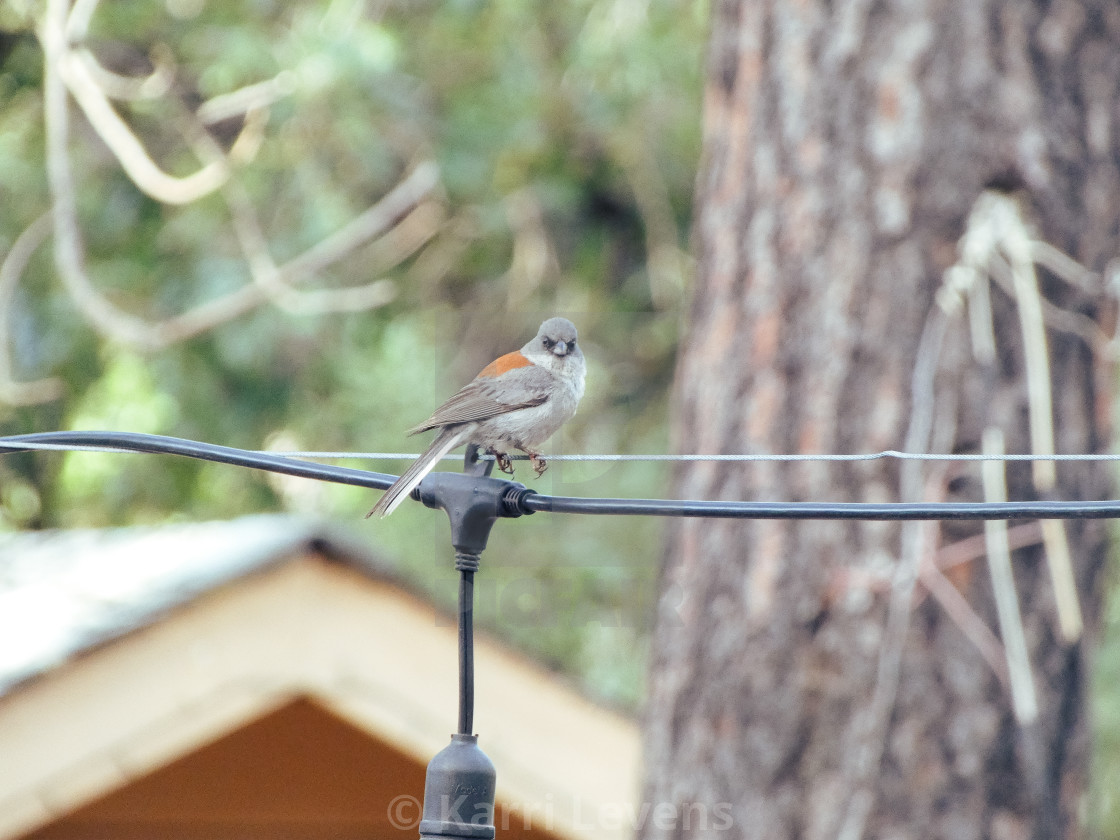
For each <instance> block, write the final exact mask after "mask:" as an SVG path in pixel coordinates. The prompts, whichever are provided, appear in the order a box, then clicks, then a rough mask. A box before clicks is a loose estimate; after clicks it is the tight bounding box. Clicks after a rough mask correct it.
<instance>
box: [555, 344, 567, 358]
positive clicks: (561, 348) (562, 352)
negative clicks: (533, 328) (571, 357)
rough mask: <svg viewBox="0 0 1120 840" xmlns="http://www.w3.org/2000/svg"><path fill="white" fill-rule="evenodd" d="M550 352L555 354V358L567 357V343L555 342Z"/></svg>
mask: <svg viewBox="0 0 1120 840" xmlns="http://www.w3.org/2000/svg"><path fill="white" fill-rule="evenodd" d="M552 352H553V353H555V354H556V355H557V356H567V355H568V342H566V341H557V342H556V343H555V344H554V345H552Z"/></svg>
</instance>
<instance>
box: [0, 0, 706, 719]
mask: <svg viewBox="0 0 1120 840" xmlns="http://www.w3.org/2000/svg"><path fill="white" fill-rule="evenodd" d="M69 8H70V5H69V3H67V2H65V0H62V2H60V1H59V0H51V2H50V3H46V2H19V0H16V2H5V3H3V4H0V30H2V35H0V38H2V40H0V62H2V63H0V103H2V108H0V195H2V197H3V201H2V203H0V258H3V256H4V255H6V254H12V253H15V251H13V245H14V244H15V243H16V242H17V240H18V239H19V237H20V236H21V234H23V233H24V232H25V231H30V233H28V236H31V235H32V234H33V233H34V232H35V230H36V220H37V219H40V218H41V217H42V216H43V215H44V214H45V213H48V212H49V210H50V207H51V201H52V192H51V183H52V181H51V177H52V176H51V173H52V172H53V171H57V168H58V164H59V161H58V160H55V161H54V162H53V165H54V166H55V169H54V170H52V169H51V165H52V163H51V161H49V160H48V159H47V156H46V153H45V151H44V150H45V148H47V147H48V146H49V144H50V137H51V135H50V132H51V131H52V130H55V131H57V121H56V124H55V127H54V128H53V129H52V127H51V115H50V112H49V111H45V108H44V88H45V86H46V85H47V84H48V83H49V80H48V78H47V75H46V73H45V71H44V48H45V44H46V43H47V40H48V34H47V32H48V28H49V27H50V26H56V28H57V26H58V21H60V20H63V15H65V14H66V11H67V9H69ZM90 10H92V14H89V12H90ZM52 14H54V17H53V18H52ZM87 18H88V21H87ZM52 21H53V22H52ZM69 26H70V30H69V31H70V33H71V37H72V40H74V42H75V44H76V47H75V48H74V50H72V59H73V60H74V61H85V62H86V63H85V65H84V66H85V67H87V68H90V67H92V69H93V77H94V79H95V81H96V82H97V83H98V84H99V85H100V87H101V88H102V89H103V90H104V91H105V93H106V94H107V95H108V96H109V97H110V101H111V106H112V108H113V109H114V110H115V112H116V113H117V114H119V115H120V117H121V119H122V121H123V124H124V125H125V126H127V129H128V130H129V131H130V132H131V133H132V134H133V135H134V136H135V138H136V139H137V140H138V141H139V143H140V145H141V146H142V147H143V150H144V152H143V154H144V155H146V156H147V157H148V158H150V160H151V163H152V164H154V165H155V166H158V167H159V168H160V169H162V170H163V171H164V172H165V173H167V174H168V175H172V176H176V177H179V178H185V177H188V176H190V175H192V173H195V172H197V171H198V170H199V169H201V168H202V167H203V166H204V164H206V163H207V162H208V161H211V160H215V159H220V158H221V157H223V156H224V157H225V159H226V160H227V161H228V165H229V168H230V176H229V180H228V182H226V183H225V184H224V185H223V186H221V187H220V188H218V189H216V190H214V191H212V192H209V194H207V195H204V196H202V197H200V198H198V199H197V200H194V201H190V202H187V203H181V204H173V203H168V202H166V201H159V200H157V199H156V198H153V197H152V196H150V195H146V194H145V193H144V192H142V191H141V190H140V189H138V188H137V185H136V184H135V183H134V182H133V180H132V179H130V177H129V175H128V174H126V171H125V167H124V166H122V162H121V160H120V159H119V154H114V152H113V150H112V146H113V143H112V142H108V143H107V142H106V140H105V139H104V136H103V135H104V132H103V131H100V132H99V131H96V130H95V129H94V128H93V126H92V124H93V121H91V120H90V119H89V118H88V116H87V115H86V113H85V110H84V109H85V108H86V104H85V103H84V102H82V101H81V100H80V97H74V98H73V99H72V100H71V107H70V130H69V136H68V138H66V145H65V150H66V155H65V158H66V160H63V161H62V164H64V165H65V166H67V167H68V169H69V170H70V172H71V175H72V179H73V182H74V187H73V189H74V194H75V205H76V211H75V216H76V219H77V224H78V228H79V230H80V233H81V238H82V243H81V247H82V250H83V252H84V263H85V266H84V268H85V275H86V280H87V281H88V283H89V285H90V286H92V287H93V288H94V289H95V290H96V291H97V294H99V295H100V296H102V297H103V299H104V301H105V303H106V305H107V306H110V307H114V308H115V309H116V310H117V313H116V314H117V315H118V316H128V315H131V316H135V317H137V318H141V319H143V320H144V321H145V322H147V324H148V325H151V324H157V323H158V322H161V321H162V320H164V319H171V318H174V317H175V316H177V315H178V314H179V313H182V312H184V311H186V310H190V309H192V308H193V307H197V306H199V305H200V304H204V303H206V302H207V301H213V300H217V299H221V298H222V297H223V296H224V295H228V294H230V293H235V292H236V290H238V289H239V288H243V287H245V286H247V285H251V284H252V283H253V282H254V274H253V268H257V269H258V270H259V268H260V265H261V263H260V260H262V259H263V260H264V262H265V264H266V265H267V264H268V262H269V261H271V263H272V264H273V265H274V266H284V265H285V263H290V261H292V260H293V259H295V258H297V257H300V255H306V254H307V253H309V249H311V253H314V249H315V248H316V247H319V245H318V243H322V242H323V241H324V240H327V241H330V237H332V236H333V235H335V234H337V232H339V231H342V230H345V229H347V226H348V225H351V224H352V223H353V221H354V220H355V219H358V218H360V217H361V215H362V214H363V213H364V212H365V211H366V210H367V209H368V208H370V207H372V206H374V205H377V203H378V202H379V201H380V200H381V199H382V198H384V197H385V196H386V194H388V193H390V192H391V191H392V190H394V188H396V187H397V186H398V185H399V184H401V183H402V182H404V181H406V180H407V179H408V178H409V176H410V173H414V172H415V170H416V169H417V168H418V167H423V166H425V165H427V164H429V163H434V164H435V165H436V166H437V167H438V182H437V183H436V184H435V186H434V187H433V188H432V189H431V190H429V191H427V192H425V193H423V194H422V195H421V196H419V198H418V199H417V200H415V201H413V202H411V203H410V204H409V205H408V206H407V207H406V212H404V213H403V214H400V218H398V219H396V222H397V223H396V224H395V225H392V226H391V229H390V230H388V232H387V233H386V234H385V235H384V236H379V237H374V238H372V239H369V240H368V241H362V242H359V243H357V244H356V246H355V247H350V248H347V249H342V251H343V253H342V255H341V257H340V258H339V259H337V260H335V261H333V262H331V263H330V264H329V265H327V266H325V267H324V268H322V269H321V270H319V271H316V272H314V273H313V274H312V275H311V276H308V277H305V278H302V279H300V278H296V279H292V288H293V289H295V292H294V293H290V292H287V291H286V292H284V293H283V294H280V295H278V296H277V300H276V302H269V301H268V300H267V295H262V296H261V297H262V299H263V302H262V303H261V304H260V305H257V306H254V307H252V308H250V309H249V310H248V311H246V312H244V313H243V314H239V315H236V317H230V318H228V319H224V320H223V321H222V322H221V323H218V324H216V325H214V326H213V327H212V328H209V329H206V330H204V331H202V332H200V333H199V334H198V335H194V336H192V337H189V338H187V339H185V340H172V339H167V338H166V336H167V335H168V334H169V332H168V330H167V329H165V330H164V331H163V332H161V331H160V329H159V328H157V329H155V330H150V331H149V332H147V333H145V332H143V331H141V333H140V338H139V339H136V338H132V339H130V337H129V336H128V335H121V334H120V331H119V330H116V331H115V330H114V328H113V325H112V324H109V325H108V326H105V324H104V323H103V322H104V320H105V319H104V318H102V319H101V320H100V321H99V319H98V316H97V312H96V309H97V305H98V304H97V302H96V301H93V302H91V300H90V299H88V297H82V296H81V295H75V294H74V293H73V288H72V286H73V284H72V283H71V284H70V285H67V284H66V283H63V282H61V281H60V274H59V272H58V271H57V270H56V267H55V262H54V257H53V255H52V249H53V248H54V247H55V243H54V241H53V237H51V236H49V235H47V233H49V230H50V228H49V224H48V223H47V222H39V223H38V227H39V228H40V229H42V230H43V231H45V233H43V235H42V236H40V237H39V239H41V243H40V244H39V245H38V247H35V248H34V249H33V250H32V251H31V252H30V257H29V259H28V260H27V261H26V265H24V266H16V268H18V269H19V271H18V276H13V277H12V279H11V280H10V281H9V282H7V283H5V282H4V281H2V280H0V321H2V322H3V324H4V325H5V327H6V329H3V330H0V379H4V380H6V381H4V382H0V395H5V396H6V398H0V433H3V434H16V433H21V432H30V431H45V430H50V429H116V430H127V431H137V432H150V433H157V434H165V435H175V436H181V437H187V438H193V439H197V440H204V441H210V442H214V443H221V444H225V445H229V446H236V447H244V448H249V449H258V448H270V449H278V450H329V451H361V452H400V451H404V452H416V451H417V450H418V449H420V448H423V446H424V445H426V443H427V436H425V437H421V438H414V439H409V438H407V437H406V436H405V434H404V430H406V429H407V428H408V427H410V426H411V425H413V424H415V423H416V422H418V421H420V420H422V419H423V418H424V417H425V416H427V414H428V413H430V411H431V409H432V408H434V407H435V406H436V405H437V404H438V403H439V402H440V401H442V399H444V398H445V397H446V396H448V395H449V394H450V393H451V392H452V391H454V390H455V389H456V388H458V387H459V386H460V385H461V384H463V383H464V382H465V381H467V380H468V379H470V378H471V377H472V376H474V374H475V373H477V371H478V370H479V369H480V368H481V367H482V366H484V365H485V364H486V363H487V362H488V361H489V360H490V359H492V358H494V357H495V356H496V355H498V354H499V353H503V352H507V351H508V350H511V349H515V348H517V347H519V346H521V344H523V343H524V342H525V341H527V340H528V339H529V338H531V337H532V335H533V334H534V333H535V331H536V328H537V326H538V325H539V323H540V321H541V320H543V318H544V317H547V316H549V315H552V314H565V315H568V316H569V317H571V318H572V319H573V320H574V321H575V322H576V323H577V325H578V326H579V328H580V330H581V334H582V343H583V344H584V348H585V353H586V355H587V357H588V361H589V379H588V395H587V397H586V398H585V400H584V403H583V405H582V407H581V411H580V414H579V415H578V417H577V418H576V420H575V421H573V422H572V423H571V424H569V426H568V427H567V428H566V429H565V431H564V432H563V434H562V435H560V436H559V437H558V438H556V439H555V440H554V441H553V442H552V443H551V444H550V445H549V449H550V450H551V451H553V452H557V451H565V452H569V453H571V452H580V451H591V452H664V451H665V450H666V447H667V446H668V441H667V432H666V428H667V420H668V418H667V391H668V387H669V383H670V379H671V376H672V371H673V363H674V353H675V347H676V341H677V335H678V331H679V328H680V324H681V318H682V302H683V299H684V292H685V287H686V284H687V280H688V276H689V273H690V271H691V266H690V264H689V259H688V256H687V237H688V229H689V216H690V210H691V207H690V205H691V194H692V186H693V178H694V175H695V171H696V166H697V158H698V153H699V134H700V85H701V74H702V66H703V59H702V54H703V43H704V35H705V27H706V8H705V6H704V5H703V4H695V3H689V2H678V1H677V0H655V1H653V2H647V0H611V1H610V2H573V3H537V2H530V1H529V0H501V2H473V0H453V1H452V2H445V0H440V2H404V3H377V2H361V1H360V0H333V2H294V3H293V2H270V1H269V0H255V2H223V3H216V2H206V0H165V2H155V0H145V1H144V2H140V1H139V0H137V2H128V3H104V4H97V3H88V2H87V3H76V4H74V6H73V9H72V11H71V12H70V19H69ZM75 30H76V31H78V33H79V35H80V37H77V38H74V37H73V33H74V31H75ZM87 48H88V53H89V55H86V54H85V53H84V52H83V50H85V49H87ZM90 57H92V61H90ZM93 62H96V63H95V64H94V63H93ZM79 70H81V68H80V67H79V68H77V70H75V69H71V70H70V72H71V73H75V72H78V71H79ZM68 78H69V77H68ZM73 86H74V85H73V84H71V88H73ZM254 237H255V239H254ZM24 242H25V243H26V242H27V237H25V238H24ZM246 243H248V244H246ZM16 251H18V248H17V249H16ZM254 260H256V261H258V262H257V264H256V265H255V266H254V265H253V261H254ZM281 271H282V269H281ZM13 274H14V270H13V268H12V265H11V261H9V271H8V275H9V276H11V275H13ZM266 274H267V270H266ZM256 279H257V281H258V282H261V275H258V276H257V277H256ZM375 281H383V282H382V283H381V284H380V285H378V286H377V287H376V289H377V291H376V293H374V294H372V297H373V298H375V299H374V300H373V301H367V302H365V303H364V304H363V303H361V302H359V303H358V304H357V305H355V306H354V307H353V308H354V311H345V309H346V308H348V307H349V304H347V305H345V306H344V307H343V311H332V308H333V306H334V304H335V303H337V299H332V298H329V295H331V294H334V293H333V292H332V291H331V290H338V289H344V288H346V287H356V286H367V285H368V284H371V283H374V282H375ZM324 300H325V301H326V303H325V305H324ZM371 303H372V304H373V305H371ZM319 310H322V311H319ZM166 326H167V325H166V324H165V325H164V327H165V328H166ZM145 336H149V337H150V336H155V338H154V339H152V338H145ZM13 382H17V383H28V382H31V383H33V385H32V386H31V387H28V386H27V385H26V384H24V385H13V384H12V383H13ZM346 463H350V464H355V465H359V466H363V465H364V466H368V467H369V468H371V469H376V470H382V471H385V472H399V470H400V468H402V462H399V461H370V462H366V463H364V464H363V463H362V462H346ZM451 468H454V465H451ZM666 476H667V473H666V471H665V470H664V469H663V468H661V467H660V466H651V465H645V464H626V465H622V466H604V465H602V464H574V463H554V464H553V465H552V467H551V469H550V470H549V472H548V473H546V474H545V476H544V477H543V478H542V479H540V480H536V479H532V480H530V471H529V469H528V467H527V466H522V467H521V469H520V470H519V474H518V478H519V479H520V480H524V481H527V482H529V483H530V484H532V486H534V487H537V488H539V489H541V490H543V491H544V492H572V493H586V494H596V495H607V496H612V495H637V496H658V495H661V494H663V492H664V491H665V486H666ZM376 498H377V494H376V493H371V492H369V491H362V490H358V489H355V488H348V487H341V486H333V485H320V484H317V483H313V482H308V481H300V480H292V479H283V478H275V477H271V478H270V477H265V476H262V475H261V474H257V473H253V472H249V471H245V470H239V469H236V468H230V467H222V466H218V465H213V464H201V463H198V462H193V461H189V460H186V459H173V458H162V459H159V461H158V462H157V461H154V460H153V459H152V458H151V457H147V456H122V455H111V454H89V453H83V454H67V455H61V454H60V455H34V456H22V455H21V456H12V457H6V458H3V459H0V528H6V529H14V528H50V527H79V526H93V527H97V526H107V525H118V524H125V523H150V522H163V521H167V520H176V519H182V520H204V519H209V518H225V517H231V516H236V515H238V514H242V513H250V512H256V511H261V510H278V509H280V510H289V511H292V512H299V513H303V514H311V515H316V516H323V517H327V518H330V519H334V520H339V521H343V522H347V523H350V524H351V525H352V526H353V528H354V529H355V530H356V532H357V533H358V534H361V535H364V536H367V537H368V539H369V542H370V543H371V544H372V545H374V546H377V547H380V548H382V549H383V550H385V551H386V552H387V553H389V554H390V555H391V556H392V557H394V558H395V559H396V560H397V561H398V562H399V563H400V565H401V568H402V570H403V571H404V573H405V574H407V575H408V576H409V577H410V578H411V579H412V580H413V581H414V582H415V583H416V584H417V585H419V586H421V587H422V588H423V589H424V590H425V591H427V592H429V593H430V594H431V596H432V597H433V598H435V599H436V600H438V601H440V602H442V603H447V604H450V603H451V602H452V600H453V598H454V597H455V592H456V582H455V576H454V574H453V571H452V565H451V563H452V557H451V554H450V547H449V545H448V542H447V525H446V522H445V521H443V517H441V516H438V515H433V514H432V513H431V512H430V511H427V510H425V509H422V508H420V509H417V508H419V506H413V505H405V506H404V507H403V508H402V509H401V510H400V511H398V512H397V513H396V514H394V516H392V517H391V518H389V519H388V520H385V521H384V522H375V521H372V520H371V521H363V520H362V516H363V515H364V514H365V512H366V511H367V510H368V509H369V508H370V507H371V505H372V504H373V502H374V501H375V500H376ZM660 530H661V525H660V523H659V522H657V521H655V520H648V521H634V522H627V523H624V522H618V521H609V520H607V519H602V520H595V519H583V520H581V521H579V522H578V523H576V522H574V521H572V520H571V519H570V518H568V519H565V518H564V517H560V516H556V517H543V516H540V517H532V518H526V519H523V520H521V521H520V522H519V523H518V524H517V526H516V527H508V526H507V527H501V526H499V527H498V528H497V529H496V531H495V534H494V535H493V537H492V540H491V544H490V548H489V550H488V551H487V553H486V555H485V557H484V572H483V574H482V575H480V580H479V595H480V607H479V617H480V620H481V621H482V622H483V623H484V624H485V625H489V626H490V627H492V628H494V629H495V630H496V631H497V632H499V633H501V634H502V635H503V636H505V637H507V638H512V639H513V640H514V641H515V642H516V643H518V644H520V645H522V646H523V647H525V648H526V649H528V650H530V651H531V652H533V653H534V654H535V655H537V656H538V657H540V658H541V659H543V660H544V661H546V662H548V663H551V664H552V665H554V666H555V667H557V668H558V669H562V670H564V671H566V672H568V673H570V674H573V675H574V676H575V678H576V679H578V680H579V681H580V682H581V683H582V684H583V685H584V687H585V688H586V690H588V691H589V692H590V693H592V694H593V695H595V696H596V697H598V698H600V699H602V700H604V701H606V702H609V703H612V704H616V705H618V706H620V707H622V708H625V709H631V710H632V709H634V708H636V707H637V704H638V702H639V700H640V697H641V691H642V682H643V671H644V662H645V655H644V647H645V643H646V642H645V639H646V633H647V630H648V627H649V623H650V621H651V614H650V613H651V605H652V598H653V594H654V587H655V584H656V574H657V565H658V562H659V556H658V546H659V539H660Z"/></svg>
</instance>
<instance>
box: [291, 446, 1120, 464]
mask: <svg viewBox="0 0 1120 840" xmlns="http://www.w3.org/2000/svg"><path fill="white" fill-rule="evenodd" d="M270 454H272V455H286V456H287V457H289V458H367V459H370V460H377V459H381V460H396V459H401V460H414V459H416V458H419V457H420V453H419V452H272V453H270ZM541 457H542V458H544V459H545V460H548V461H624V462H625V461H639V462H643V461H644V462H659V461H671V462H683V461H727V462H746V463H749V462H752V461H878V460H885V459H890V458H893V459H897V460H900V461H1120V453H1104V454H1072V455H1057V454H1055V455H1030V454H1010V455H999V456H995V455H983V454H980V453H970V454H952V453H922V452H900V451H898V450H896V449H885V450H883V451H882V452H867V453H857V454H853V455H839V454H828V455H765V454H754V455H743V454H740V455H695V454H689V455H614V454H600V453H591V454H582V455H542V456H541ZM462 458H463V456H462V455H445V456H444V457H443V460H445V461H461V460H462ZM510 458H512V459H513V460H514V461H527V460H529V456H528V455H511V456H510ZM493 459H494V456H493V455H479V460H480V461H487V460H493Z"/></svg>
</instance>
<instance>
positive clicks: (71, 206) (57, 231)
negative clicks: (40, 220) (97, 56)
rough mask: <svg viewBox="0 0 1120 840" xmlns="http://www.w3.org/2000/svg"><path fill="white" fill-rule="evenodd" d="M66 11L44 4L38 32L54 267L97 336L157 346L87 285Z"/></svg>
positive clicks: (63, 1) (54, 1) (59, 3)
mask: <svg viewBox="0 0 1120 840" xmlns="http://www.w3.org/2000/svg"><path fill="white" fill-rule="evenodd" d="M68 10H69V9H68V3H67V0H47V5H46V12H45V14H44V15H43V18H42V23H41V25H40V31H39V38H40V41H41V42H42V45H43V124H44V131H45V134H46V158H47V160H46V163H47V180H48V183H49V185H50V191H51V196H52V199H53V206H52V214H53V218H54V258H55V265H56V266H57V267H58V272H59V275H60V276H61V278H62V282H63V285H64V286H65V287H66V290H67V292H68V293H69V294H70V297H71V298H72V299H73V300H74V302H75V304H76V305H77V306H78V308H79V309H80V310H81V311H82V312H83V313H84V314H85V316H86V317H87V318H88V319H89V320H90V322H91V323H92V324H93V325H94V326H95V327H96V328H97V330H98V331H99V332H101V333H103V334H105V335H107V336H110V337H112V338H114V339H116V340H118V341H122V342H124V343H126V344H132V345H136V346H140V347H147V348H151V347H154V346H157V345H158V335H157V334H156V333H155V331H154V330H153V329H152V327H151V326H150V325H148V324H146V323H145V322H144V321H143V320H141V319H139V318H136V317H134V316H132V315H130V314H128V313H126V312H124V311H122V310H120V309H118V308H117V307H116V306H114V305H113V304H112V303H111V302H110V301H109V300H108V299H106V298H105V297H103V296H102V295H101V294H100V293H99V292H98V291H97V290H96V289H95V288H94V287H93V284H92V283H91V282H90V280H89V276H88V275H87V273H86V267H85V256H84V253H83V250H84V249H83V245H82V234H81V229H80V228H79V226H78V219H77V208H76V205H75V198H74V175H73V172H72V171H71V169H70V157H69V150H68V148H67V146H68V144H69V138H70V115H69V111H68V109H67V96H66V83H65V81H64V80H63V78H62V64H63V62H64V60H65V57H66V51H67V47H66V16H67V12H68Z"/></svg>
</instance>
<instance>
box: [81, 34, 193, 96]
mask: <svg viewBox="0 0 1120 840" xmlns="http://www.w3.org/2000/svg"><path fill="white" fill-rule="evenodd" d="M71 55H72V57H73V58H72V60H73V61H77V62H80V63H81V64H82V66H83V68H84V69H85V72H86V73H87V74H88V75H89V77H90V79H92V80H93V82H94V84H96V85H97V86H98V87H99V88H100V89H101V90H102V91H104V93H105V95H106V96H107V97H109V98H110V99H120V100H126V101H133V100H138V99H158V98H159V97H161V96H163V95H164V94H165V93H167V91H168V90H170V89H171V82H172V81H173V80H174V78H175V71H174V68H173V67H172V66H171V64H170V63H168V62H165V61H160V62H157V63H156V67H155V69H154V70H153V71H152V72H151V73H149V74H148V75H147V76H122V75H121V74H120V73H114V72H113V71H111V70H108V69H106V67H105V66H104V65H103V64H102V63H101V62H100V61H98V60H97V56H95V55H94V54H93V53H92V52H90V51H89V50H88V49H86V48H85V47H76V48H75V49H74V50H73V52H72V53H71Z"/></svg>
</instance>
